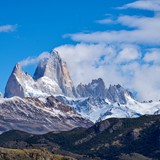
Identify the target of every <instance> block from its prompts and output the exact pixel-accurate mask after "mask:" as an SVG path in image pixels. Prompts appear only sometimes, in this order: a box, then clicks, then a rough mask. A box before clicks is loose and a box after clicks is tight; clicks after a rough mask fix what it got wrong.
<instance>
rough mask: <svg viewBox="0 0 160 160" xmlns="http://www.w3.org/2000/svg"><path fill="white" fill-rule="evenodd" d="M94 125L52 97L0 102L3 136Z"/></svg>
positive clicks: (14, 98)
mask: <svg viewBox="0 0 160 160" xmlns="http://www.w3.org/2000/svg"><path fill="white" fill-rule="evenodd" d="M91 125H92V122H91V121H89V120H86V119H84V118H82V117H81V116H80V115H79V114H77V113H76V112H75V111H74V110H73V109H72V108H70V107H69V106H67V105H65V104H63V103H62V102H60V101H59V100H57V99H55V98H54V97H52V96H50V97H48V98H46V99H44V98H39V99H38V98H23V99H22V98H20V97H13V98H9V99H4V98H1V99H0V133H2V132H5V131H7V130H12V129H18V130H22V131H26V132H30V133H36V134H42V133H46V132H49V131H62V130H70V129H72V128H75V127H89V126H91Z"/></svg>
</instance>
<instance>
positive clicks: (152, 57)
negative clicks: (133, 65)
mask: <svg viewBox="0 0 160 160" xmlns="http://www.w3.org/2000/svg"><path fill="white" fill-rule="evenodd" d="M143 60H144V61H145V62H147V63H156V64H157V63H159V64H160V49H150V50H149V51H148V52H147V53H146V54H145V56H144V58H143Z"/></svg>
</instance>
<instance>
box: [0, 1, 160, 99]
mask: <svg viewBox="0 0 160 160" xmlns="http://www.w3.org/2000/svg"><path fill="white" fill-rule="evenodd" d="M159 8H160V3H159V2H158V0H155V1H152V0H139V1H133V0H123V1H120V0H119V1H117V0H101V1H99V0H87V1H86V0H67V1H66V0H39V1H38V0H34V1H33V0H23V1H22V0H5V1H0V59H1V63H0V69H1V72H0V91H1V92H4V87H5V84H6V82H7V79H8V77H9V75H10V74H11V71H12V69H13V67H14V65H15V63H16V62H19V61H22V60H24V59H26V58H28V57H30V58H36V57H37V56H38V55H39V54H41V53H42V52H43V51H50V50H52V49H53V48H56V49H57V50H58V51H59V52H60V54H61V56H62V57H63V58H64V59H65V60H66V61H67V62H68V66H69V68H70V70H71V75H72V77H73V80H74V81H75V84H78V83H79V82H83V83H88V82H89V81H90V80H91V79H93V78H94V77H95V78H98V77H102V78H103V79H104V81H105V83H106V85H107V86H108V85H109V84H110V83H111V84H115V83H120V84H122V85H124V86H126V87H127V88H129V89H131V90H133V91H135V92H138V93H139V98H141V99H149V98H150V97H151V99H152V98H153V99H158V98H159V97H157V96H156V95H157V94H159V90H160V86H159V85H158V82H159V80H160V76H159V75H160V74H159V72H160V67H159V61H158V60H157V59H158V58H159V48H160V39H159V38H160V35H159V33H158V29H159V28H158V27H159V26H160V25H159V22H158V20H160V19H159V17H160V16H159V15H160V14H159V12H160V9H159ZM151 31H152V32H151ZM72 56H73V57H77V59H76V58H74V60H73V59H72V58H71V57H72ZM100 57H103V60H102V59H100ZM104 57H105V58H104ZM27 60H28V59H27ZM32 68H33V67H30V66H29V63H28V65H27V66H25V67H24V70H29V72H31V73H33V70H31V69H32ZM84 70H85V71H86V72H84ZM92 72H93V73H92ZM95 72H96V73H95ZM144 72H145V73H146V74H144ZM151 75H154V76H153V77H152V76H151ZM144 77H152V78H149V79H148V81H146V83H145V85H144V81H145V80H146V78H144ZM138 81H139V82H138ZM155 90H156V91H155ZM146 91H147V92H150V93H151V94H149V95H148V94H146V93H145V92H146ZM153 91H155V93H152V92H153Z"/></svg>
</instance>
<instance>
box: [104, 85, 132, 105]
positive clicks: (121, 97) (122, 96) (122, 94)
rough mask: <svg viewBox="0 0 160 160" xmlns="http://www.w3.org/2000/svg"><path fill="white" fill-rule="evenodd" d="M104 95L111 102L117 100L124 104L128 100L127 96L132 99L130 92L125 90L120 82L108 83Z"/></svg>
mask: <svg viewBox="0 0 160 160" xmlns="http://www.w3.org/2000/svg"><path fill="white" fill-rule="evenodd" d="M106 97H107V98H108V99H109V100H110V101H111V102H113V103H114V102H117V103H120V104H126V103H127V101H128V98H132V99H134V97H133V95H132V93H131V92H129V91H128V90H126V89H125V88H124V87H122V86H121V85H120V84H118V85H113V86H112V85H110V86H109V89H107V91H106Z"/></svg>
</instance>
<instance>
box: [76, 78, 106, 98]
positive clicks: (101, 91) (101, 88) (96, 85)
mask: <svg viewBox="0 0 160 160" xmlns="http://www.w3.org/2000/svg"><path fill="white" fill-rule="evenodd" d="M77 93H78V94H79V95H80V96H81V97H101V98H105V84H104V82H103V80H102V79H101V78H99V79H95V80H92V82H91V83H89V84H88V85H83V84H82V83H81V84H79V85H78V86H77Z"/></svg>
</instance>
